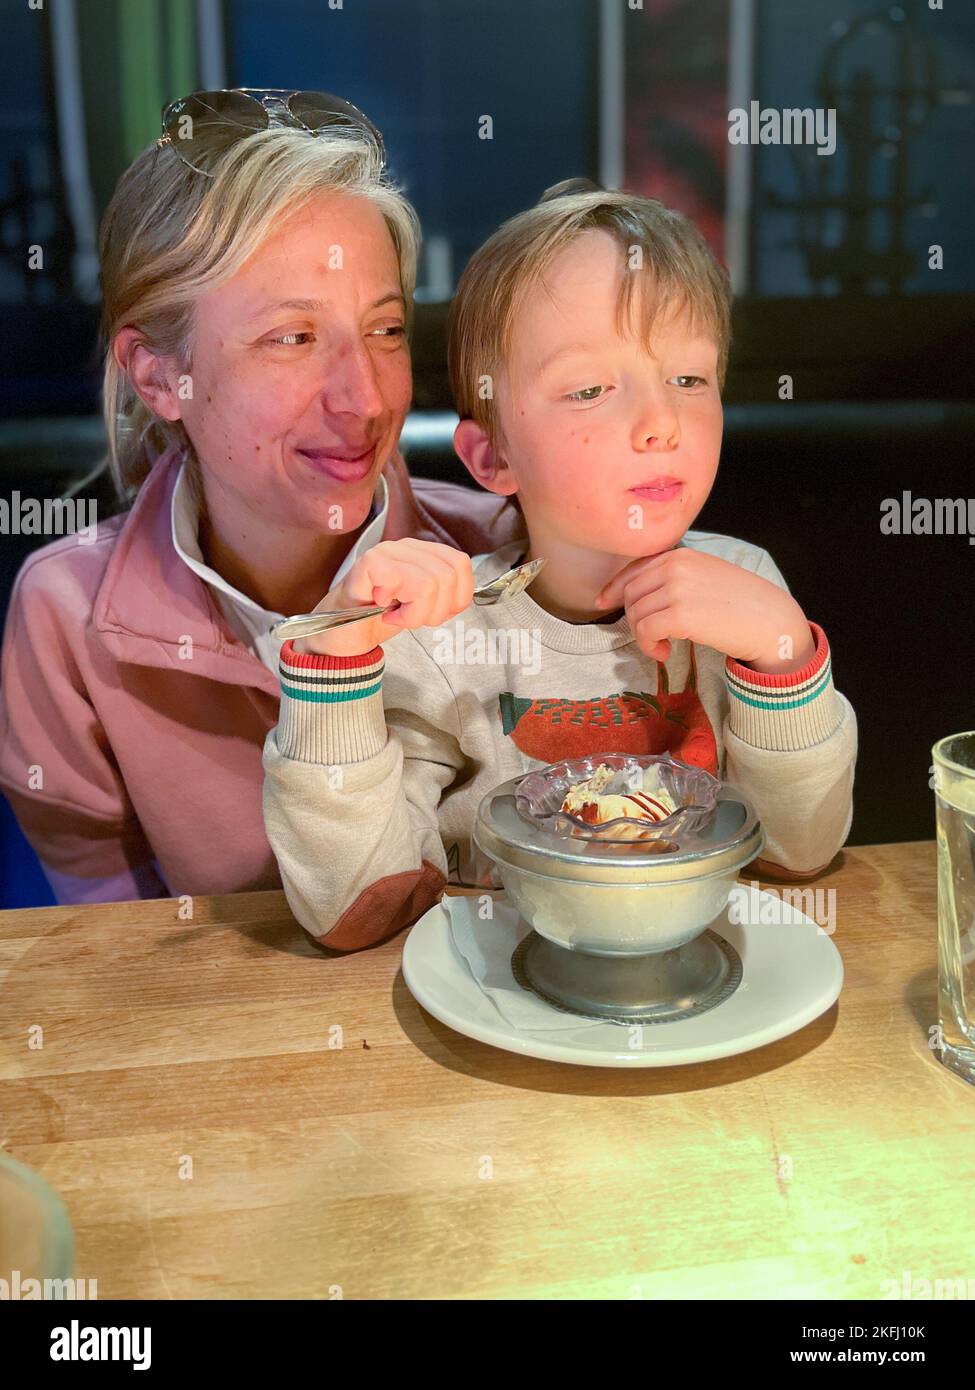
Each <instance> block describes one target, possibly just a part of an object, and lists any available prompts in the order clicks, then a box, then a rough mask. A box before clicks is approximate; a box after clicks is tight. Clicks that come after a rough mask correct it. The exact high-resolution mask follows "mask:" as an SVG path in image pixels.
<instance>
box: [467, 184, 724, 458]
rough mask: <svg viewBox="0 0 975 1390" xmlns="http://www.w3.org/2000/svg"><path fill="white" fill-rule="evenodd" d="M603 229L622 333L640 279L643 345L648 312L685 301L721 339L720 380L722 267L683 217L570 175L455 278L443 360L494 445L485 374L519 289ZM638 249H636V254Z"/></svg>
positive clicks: (493, 407) (507, 333)
mask: <svg viewBox="0 0 975 1390" xmlns="http://www.w3.org/2000/svg"><path fill="white" fill-rule="evenodd" d="M595 229H601V230H603V231H606V232H609V233H610V235H611V236H613V237H614V238H615V239H616V241H617V242H618V243H619V246H620V250H621V252H622V263H623V270H622V273H621V276H620V291H619V298H618V301H617V323H618V326H619V329H620V331H621V332H622V331H623V330H624V326H625V325H626V324H627V323H628V321H629V317H628V316H629V310H630V302H631V298H632V295H633V291H634V288H635V286H637V285H640V286H641V288H642V289H643V293H642V295H641V299H640V308H641V337H642V341H643V342H644V343H647V342H649V339H650V333H651V329H652V324H653V320H654V317H655V316H656V314H657V313H658V312H660V311H665V310H667V309H669V308H670V307H671V306H674V307H676V306H678V305H680V306H684V307H686V308H687V309H688V310H689V312H690V315H691V320H692V322H693V323H694V324H695V325H696V326H700V327H703V328H704V329H705V330H707V331H708V332H710V333H711V335H712V336H713V338H714V340H715V342H716V343H717V345H718V385H719V387H721V386H723V385H724V380H725V372H726V370H727V364H728V350H729V346H730V341H731V289H730V285H729V280H728V273H727V271H726V270H725V269H724V268H723V267H722V266H721V265H720V264H719V263H718V261H717V259H716V258H715V255H714V253H713V251H712V250H711V248H710V246H708V244H707V242H706V241H705V239H704V237H703V236H702V234H701V233H700V232H699V231H698V229H697V227H695V225H694V223H693V222H691V221H690V219H689V218H687V217H684V216H683V215H682V214H681V213H679V212H674V211H672V210H671V209H670V208H666V207H664V205H663V203H659V202H657V200H656V199H655V198H644V197H641V196H640V195H639V194H637V193H629V192H627V191H626V190H625V189H605V188H600V187H599V186H598V185H596V184H593V183H591V182H589V181H588V180H586V179H567V180H565V181H564V182H563V183H559V184H555V185H554V187H552V188H549V189H546V191H545V193H544V194H543V195H542V198H541V199H540V201H539V202H538V203H537V204H536V205H535V207H532V208H529V209H528V210H527V211H526V212H520V213H518V214H517V215H516V216H515V217H512V218H509V219H508V221H507V222H504V223H502V225H501V226H500V227H499V228H498V230H497V231H496V232H494V233H493V235H492V236H490V237H489V238H488V240H487V241H486V242H485V243H484V245H483V246H481V247H480V248H479V249H478V250H477V251H475V253H474V255H473V256H472V257H471V259H470V261H469V262H468V264H467V267H466V269H465V270H464V273H463V275H462V276H461V278H460V282H459V283H458V286H457V293H456V295H455V296H454V301H453V304H452V305H451V308H450V316H449V320H448V330H447V331H448V347H447V359H448V366H449V369H450V385H451V389H452V391H453V394H454V403H455V405H456V407H457V412H458V414H459V415H460V417H461V419H470V420H474V421H476V422H477V424H479V425H480V426H481V428H482V429H484V430H485V431H486V432H487V435H488V437H489V439H490V441H491V443H492V445H494V446H495V447H498V446H499V445H500V444H501V443H502V442H503V441H502V438H501V428H500V421H499V418H498V408H497V401H496V400H495V398H494V392H493V390H492V391H488V392H485V391H483V390H482V389H481V383H482V382H483V380H484V378H485V377H488V378H490V379H491V380H492V381H493V380H494V379H495V378H496V376H497V373H498V371H499V370H500V369H501V368H502V367H503V366H504V364H505V361H506V360H507V357H508V354H509V352H510V347H511V329H512V324H513V321H514V316H515V313H516V311H517V307H518V304H519V302H520V301H521V299H522V298H523V296H524V294H525V292H526V291H527V290H528V289H529V288H530V287H531V286H532V285H534V284H537V283H538V281H539V280H540V279H541V277H542V276H543V275H544V273H545V271H546V270H547V269H548V267H549V266H550V265H551V264H552V262H553V261H554V260H555V258H556V256H557V255H558V254H559V252H560V251H562V250H564V249H565V247H567V246H569V245H570V243H572V242H573V241H575V240H576V239H577V238H578V237H580V236H581V235H582V234H583V233H584V232H588V231H592V230H595ZM637 249H638V250H639V256H635V255H634V251H635V250H637Z"/></svg>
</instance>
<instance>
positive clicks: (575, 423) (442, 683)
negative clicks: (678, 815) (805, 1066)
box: [264, 181, 857, 950]
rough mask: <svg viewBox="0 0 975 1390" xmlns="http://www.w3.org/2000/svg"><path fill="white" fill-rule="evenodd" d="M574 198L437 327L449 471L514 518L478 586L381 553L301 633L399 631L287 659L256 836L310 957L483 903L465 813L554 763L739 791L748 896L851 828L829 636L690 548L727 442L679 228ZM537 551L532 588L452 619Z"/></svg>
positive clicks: (477, 282) (713, 299) (488, 265)
mask: <svg viewBox="0 0 975 1390" xmlns="http://www.w3.org/2000/svg"><path fill="white" fill-rule="evenodd" d="M580 182H581V181H570V182H569V183H568V184H565V185H557V186H556V187H555V188H553V189H551V190H549V192H548V193H547V194H546V195H545V197H544V198H543V199H542V201H541V202H540V203H539V204H538V205H537V206H536V207H534V208H531V209H529V210H528V211H527V212H523V213H521V214H519V215H518V216H517V217H514V218H512V219H511V220H510V221H508V222H506V223H505V224H504V225H503V226H502V227H501V228H500V229H499V230H498V231H497V232H496V233H495V234H494V235H493V236H492V237H491V238H490V239H489V240H488V241H487V242H486V243H485V245H484V246H482V247H481V249H480V250H479V251H478V252H477V253H476V254H475V255H474V257H473V259H472V260H471V263H470V264H469V265H468V267H467V269H466V271H465V272H464V275H463V276H462V278H461V282H460V285H459V286H458V291H457V296H456V299H455V301H454V306H453V310H452V315H451V324H450V344H449V356H450V372H451V382H452V385H453V390H454V394H455V397H456V402H457V408H458V412H459V414H460V417H461V419H460V424H459V425H458V426H457V431H456V434H455V436H454V442H455V447H456V450H457V453H458V454H459V456H460V457H461V458H462V459H463V461H464V463H465V464H466V465H467V467H468V469H469V470H470V472H471V474H472V475H473V476H474V477H475V478H476V479H477V481H478V482H479V483H480V484H481V485H482V486H483V487H485V488H488V489H490V491H492V492H495V493H497V494H499V495H503V496H513V495H517V498H518V500H519V503H520V506H521V509H522V511H523V514H524V518H525V524H526V533H527V534H526V539H525V541H524V542H522V543H519V542H515V543H514V544H512V545H509V546H507V547H505V548H504V549H502V550H499V551H496V552H495V553H494V554H493V555H488V556H482V557H477V558H475V560H474V561H473V562H472V561H471V560H470V559H469V558H468V557H467V556H466V555H463V554H461V553H460V552H458V551H456V550H453V549H451V548H449V547H447V546H442V545H438V544H435V543H433V542H429V541H416V540H403V541H393V542H383V543H381V544H379V545H377V546H375V547H373V549H371V550H369V551H368V552H367V553H366V554H364V555H363V556H361V557H360V559H359V560H358V561H357V562H356V564H355V565H354V566H353V567H352V569H351V570H350V571H349V573H348V574H347V575H346V577H345V579H344V581H343V582H342V583H341V584H340V585H339V586H337V588H335V589H334V590H332V591H331V592H330V593H329V594H328V595H326V597H325V599H323V600H322V603H321V604H320V605H319V608H320V609H333V608H344V607H350V606H352V605H354V604H360V603H363V604H364V603H381V604H386V603H392V602H394V601H398V602H399V604H400V606H399V607H398V608H397V609H395V610H394V611H393V612H390V613H389V614H386V615H384V616H383V617H381V618H375V619H369V620H364V621H362V622H359V623H356V624H353V625H350V626H349V627H346V628H339V629H336V630H333V631H331V632H328V633H323V634H320V635H318V636H315V637H309V638H302V639H299V640H298V641H297V642H295V643H293V644H292V643H291V642H286V643H285V644H284V646H283V647H282V651H281V667H280V673H281V712H280V722H279V724H278V725H277V727H276V728H275V729H272V730H271V731H270V733H269V734H268V736H267V740H266V743H265V748H264V768H265V788H264V815H265V824H266V828H267V834H268V838H269V840H270V843H271V845H272V847H273V849H274V852H275V854H276V856H277V859H278V863H279V866H280V870H281V877H282V881H283V884H284V888H285V892H286V894H287V897H288V901H289V903H290V905H291V908H292V910H293V912H294V914H295V916H296V917H297V919H298V921H299V922H300V923H301V924H302V925H303V926H304V927H305V928H306V929H307V931H308V932H309V933H310V934H311V935H312V936H313V937H314V938H315V939H316V940H318V941H320V942H321V943H322V944H324V945H327V946H329V947H334V948H338V949H341V950H355V949H358V948H361V947H363V946H367V945H371V944H373V943H374V942H377V941H380V940H382V939H384V938H385V937H388V936H390V935H391V934H392V933H394V932H395V931H397V930H398V929H399V928H401V927H402V926H404V925H406V924H407V923H409V922H412V921H414V920H415V919H416V918H417V917H418V916H419V915H420V914H421V913H422V912H424V911H425V910H426V909H427V908H428V907H430V906H431V905H432V904H433V903H434V902H435V901H436V900H437V899H438V898H439V897H440V895H441V893H442V891H443V888H444V886H445V883H446V882H447V880H448V876H449V877H450V879H451V880H452V881H456V882H461V883H464V882H466V883H474V882H477V881H478V880H477V876H476V873H475V869H474V866H473V860H472V850H474V847H473V846H472V841H471V828H472V825H473V821H474V815H475V812H476V809H477V805H478V802H479V801H480V799H481V797H482V796H484V794H485V793H486V792H488V791H490V790H491V789H492V788H493V787H495V786H497V785H498V784H499V783H500V782H504V781H506V780H507V779H508V778H510V777H514V776H517V775H519V774H521V773H523V772H527V771H530V770H531V769H533V768H537V767H541V766H544V765H545V764H547V763H550V762H556V761H559V760H561V759H563V758H567V757H579V756H581V755H583V754H586V753H593V754H599V753H611V752H632V753H659V752H664V751H669V752H670V753H671V754H672V755H673V756H674V757H675V758H678V759H680V760H681V761H684V762H689V763H694V764H697V765H700V766H702V767H705V768H706V769H707V770H708V771H709V772H711V773H712V774H713V775H715V776H718V777H721V778H722V779H724V780H727V781H730V782H732V783H734V784H735V785H736V786H738V787H740V788H741V789H742V790H743V791H744V792H745V794H746V795H747V796H748V797H749V798H750V799H751V800H752V802H753V803H754V805H755V807H756V810H757V811H758V814H759V815H760V817H761V819H762V822H763V825H764V827H765V831H766V835H767V844H766V848H765V852H764V853H765V856H766V857H765V858H764V859H762V860H756V861H755V862H754V864H753V865H752V866H751V867H752V868H753V869H754V870H755V871H756V872H760V873H763V874H765V875H766V876H768V877H776V876H785V877H789V878H797V879H801V878H807V877H812V876H813V875H815V874H818V873H821V872H822V871H823V870H824V869H825V868H826V867H827V866H828V864H829V862H830V860H831V859H832V858H833V856H834V855H835V853H836V851H837V850H838V849H839V848H840V846H841V845H842V844H843V843H844V841H845V839H846V836H847V834H848V832H849V828H850V822H851V819H852V813H853V806H852V787H853V771H854V765H855V762H856V750H857V730H856V717H855V715H854V712H853V709H852V707H851V706H850V704H849V702H848V701H847V700H846V698H845V697H844V696H843V695H841V694H839V692H838V691H837V690H836V689H835V688H834V686H833V681H832V676H831V668H830V655H829V647H828V645H827V641H826V636H825V634H824V632H823V631H822V629H821V628H820V627H819V626H818V625H817V624H815V623H812V622H809V621H807V619H806V617H805V615H804V614H803V612H802V609H801V608H800V607H799V605H798V603H797V602H796V601H795V599H794V598H793V597H792V596H791V594H790V593H789V590H788V588H787V587H786V584H785V580H784V579H783V578H782V575H781V574H780V573H779V571H778V569H777V568H776V566H775V564H774V563H773V561H772V559H771V558H770V556H769V555H768V554H767V552H766V551H764V550H761V549H759V548H758V547H756V546H753V545H749V544H748V543H747V542H746V541H741V540H735V539H732V538H731V537H728V536H719V535H713V534H711V533H710V532H704V531H691V530H688V527H689V526H690V524H691V523H692V522H693V520H694V519H695V517H696V516H697V514H698V513H699V511H700V510H701V507H702V506H703V505H704V502H705V501H706V499H707V496H708V494H709V492H710V490H711V487H712V485H713V483H714V478H715V473H716V471H717V466H718V455H719V452H720V447H721V430H722V413H721V396H720V388H721V386H722V384H723V382H724V376H725V367H726V362H727V353H728V340H729V321H730V296H729V290H728V284H727V277H726V275H725V273H724V271H723V270H722V269H721V268H720V267H719V266H718V264H717V262H716V261H715V259H714V257H713V255H712V253H711V251H710V249H709V248H708V246H707V244H706V242H705V241H704V239H703V238H702V236H701V235H700V233H699V232H698V231H697V230H696V229H695V228H694V226H693V225H692V224H691V223H690V222H688V221H687V220H686V219H685V218H683V217H682V216H680V215H679V214H677V213H674V212H671V211H669V210H667V209H665V208H664V207H663V206H662V205H661V204H660V203H657V202H655V201H653V200H651V199H647V198H641V197H637V196H636V195H634V194H631V193H627V192H622V191H607V190H600V189H597V188H595V187H594V186H591V185H590V186H589V188H587V189H585V191H579V183H580ZM756 500H757V499H756ZM537 556H544V558H545V561H546V563H545V565H544V566H543V568H542V570H541V572H540V574H539V576H538V578H537V579H536V580H535V581H534V583H533V584H532V586H531V588H530V589H529V590H527V591H526V592H524V593H522V594H521V595H518V596H517V597H515V598H512V599H509V600H506V601H504V602H502V603H500V604H498V605H496V606H494V607H483V606H477V605H473V604H472V603H471V597H472V591H473V588H474V587H475V585H476V586H480V585H482V584H485V583H487V582H488V581H489V580H490V579H492V578H495V577H496V576H497V575H499V574H502V573H504V571H505V570H507V569H509V568H511V567H512V566H513V565H515V564H517V563H519V562H520V561H522V560H523V559H531V558H535V557H537ZM474 852H475V853H476V850H474Z"/></svg>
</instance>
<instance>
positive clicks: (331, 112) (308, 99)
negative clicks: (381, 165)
mask: <svg viewBox="0 0 975 1390" xmlns="http://www.w3.org/2000/svg"><path fill="white" fill-rule="evenodd" d="M288 108H289V110H290V111H291V114H292V115H293V116H296V117H297V118H298V120H299V121H301V123H302V125H306V126H307V127H308V129H309V130H321V129H322V128H323V127H325V126H330V125H334V126H349V127H352V128H354V129H357V130H362V129H365V130H367V131H368V132H369V134H370V135H371V136H372V138H373V140H375V142H376V144H377V145H378V146H379V152H380V154H382V155H385V149H384V147H383V137H382V136H381V135H380V133H379V130H378V128H377V127H376V126H374V125H373V123H372V121H370V120H369V118H368V117H367V116H364V115H363V114H362V112H361V111H360V110H359V108H358V107H357V106H353V105H352V103H351V101H343V99H342V98H341V97H333V96H330V95H329V93H328V92H295V93H294V95H293V96H292V97H290V98H289V101H288Z"/></svg>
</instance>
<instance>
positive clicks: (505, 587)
mask: <svg viewBox="0 0 975 1390" xmlns="http://www.w3.org/2000/svg"><path fill="white" fill-rule="evenodd" d="M544 563H545V560H544V557H539V558H538V559H537V560H529V561H528V562H527V564H524V565H516V566H515V568H514V569H513V570H508V572H507V574H500V575H498V577H497V579H492V580H491V582H490V583H489V584H485V585H483V586H482V587H481V588H480V589H475V590H474V602H475V603H477V604H480V605H481V606H484V607H487V606H490V605H491V604H494V603H500V602H501V600H502V599H505V598H514V596H515V594H520V593H522V591H523V590H525V589H527V588H528V586H529V584H530V583H531V582H532V580H533V579H534V578H535V576H536V575H537V574H538V571H539V570H540V569H541V568H542V566H543V565H544ZM398 607H399V603H398V602H396V603H386V604H375V603H371V604H364V605H361V606H360V607H358V608H336V609H334V610H333V611H332V612H331V613H296V614H295V615H294V617H292V618H282V619H281V621H280V622H279V623H275V624H274V626H273V627H272V628H271V636H272V637H277V638H278V640H279V641H281V642H283V641H284V640H285V638H286V637H290V638H292V639H294V638H296V637H310V636H311V635H312V633H314V632H327V631H328V630H329V628H333V627H345V626H346V624H347V623H358V622H360V621H361V620H362V619H363V618H378V617H379V616H380V615H381V614H383V613H388V612H389V611H390V609H392V608H398Z"/></svg>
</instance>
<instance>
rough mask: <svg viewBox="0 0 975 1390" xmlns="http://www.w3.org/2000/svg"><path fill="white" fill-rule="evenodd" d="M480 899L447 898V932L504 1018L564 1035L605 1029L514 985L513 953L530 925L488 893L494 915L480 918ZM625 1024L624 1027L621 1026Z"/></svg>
mask: <svg viewBox="0 0 975 1390" xmlns="http://www.w3.org/2000/svg"><path fill="white" fill-rule="evenodd" d="M482 901H483V898H462V897H452V898H445V899H444V903H445V904H446V905H448V912H449V916H450V936H451V940H452V941H453V943H454V945H455V946H456V947H457V950H458V951H459V952H460V955H461V956H462V957H463V959H464V962H465V963H466V965H467V968H468V970H469V971H470V973H471V975H472V977H473V979H474V982H475V984H476V985H477V986H478V988H479V989H480V990H481V993H482V994H484V995H485V996H486V997H487V998H488V999H490V1001H491V1003H492V1004H493V1005H494V1007H495V1008H496V1009H497V1011H498V1013H499V1014H500V1015H501V1017H502V1019H503V1020H504V1021H505V1023H507V1024H508V1025H509V1026H510V1027H511V1028H514V1029H516V1030H518V1031H519V1032H521V1031H525V1032H532V1033H536V1032H542V1033H555V1032H559V1033H564V1032H577V1031H579V1030H580V1029H583V1030H584V1029H590V1028H605V1027H606V1024H605V1023H600V1022H599V1021H597V1020H596V1019H590V1018H579V1017H578V1016H577V1015H576V1014H568V1013H562V1012H561V1011H560V1010H559V1009H556V1008H554V1007H553V1006H552V1005H551V1004H546V1003H545V1000H544V999H540V998H539V997H538V995H537V994H532V993H530V992H529V991H528V990H526V989H522V987H521V986H520V985H519V984H518V983H517V981H516V980H515V978H514V976H513V975H512V973H511V956H512V952H513V951H514V949H515V947H516V946H517V945H518V943H519V942H520V941H521V939H522V938H523V937H524V936H527V935H528V933H529V932H530V931H531V927H530V926H529V925H528V923H527V922H525V921H524V920H523V918H522V917H520V916H519V915H518V913H517V912H516V911H515V910H514V908H513V907H512V906H511V905H510V903H506V902H505V901H504V899H503V898H502V897H501V896H500V895H499V894H491V907H492V916H490V917H485V918H483V919H482V918H481V917H480V916H479V911H478V910H479V905H480V904H481V902H482ZM619 1026H621V1027H625V1025H619Z"/></svg>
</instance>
